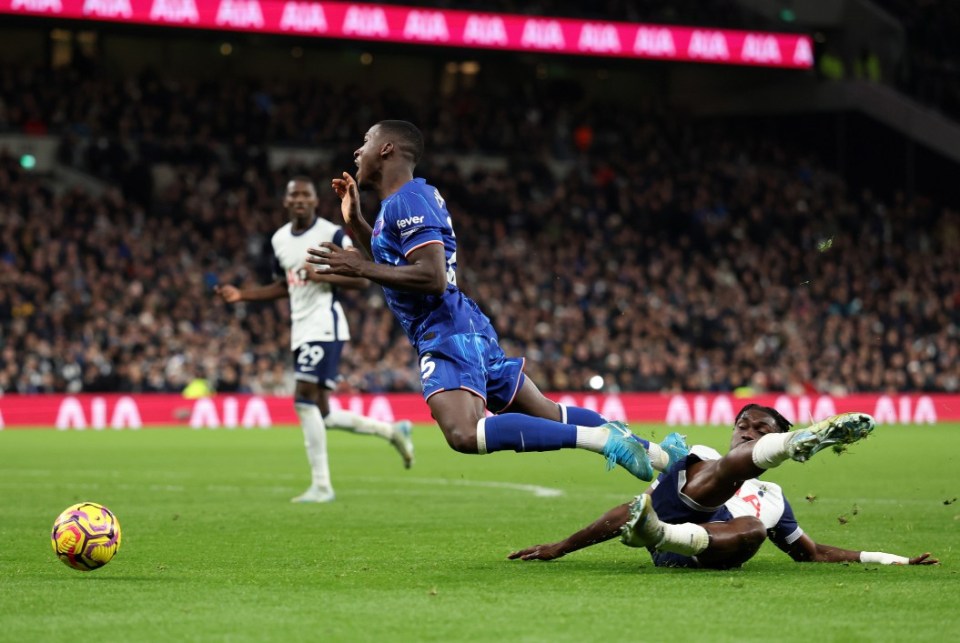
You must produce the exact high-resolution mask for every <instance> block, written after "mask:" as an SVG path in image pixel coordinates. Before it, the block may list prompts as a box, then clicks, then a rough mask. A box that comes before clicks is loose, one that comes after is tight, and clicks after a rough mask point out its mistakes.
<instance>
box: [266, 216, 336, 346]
mask: <svg viewBox="0 0 960 643" xmlns="http://www.w3.org/2000/svg"><path fill="white" fill-rule="evenodd" d="M270 241H271V244H272V245H273V255H274V258H275V260H276V262H275V266H274V270H275V271H276V273H277V277H278V278H280V277H284V278H286V280H287V290H288V291H289V292H290V320H291V322H292V328H291V331H290V348H291V349H292V350H294V351H296V350H297V349H298V348H299V347H300V345H301V344H304V343H306V342H332V341H347V340H349V339H350V328H349V327H348V325H347V317H346V315H344V314H343V308H342V307H341V306H340V302H339V301H338V300H337V292H336V288H335V287H334V286H331V285H330V284H325V283H316V282H313V281H309V280H308V279H307V273H306V270H308V269H310V270H312V269H313V266H311V265H310V264H308V263H307V256H308V255H307V248H316V247H317V246H319V245H320V243H321V242H323V241H330V242H333V243H335V244H337V245H338V246H340V247H343V248H350V247H352V246H353V243H352V242H351V241H350V237H348V236H346V235H345V234H344V232H343V228H341V227H340V226H338V225H336V224H334V223H331V222H329V221H327V220H326V219H322V218H320V217H317V218H316V220H315V221H314V222H313V225H312V226H310V227H309V228H307V229H306V230H304V231H303V232H300V233H294V232H293V224H292V223H287V224H286V225H284V226H283V227H282V228H280V229H279V230H277V231H276V232H275V233H274V235H273V238H272V239H271V240H270Z"/></svg>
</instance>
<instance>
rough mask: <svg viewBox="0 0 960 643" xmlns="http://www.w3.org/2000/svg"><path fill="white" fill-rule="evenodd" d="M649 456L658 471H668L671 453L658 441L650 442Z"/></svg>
mask: <svg viewBox="0 0 960 643" xmlns="http://www.w3.org/2000/svg"><path fill="white" fill-rule="evenodd" d="M647 456H648V457H649V458H650V464H651V465H653V468H654V469H656V470H657V471H666V470H667V467H669V466H670V455H669V454H668V453H667V452H666V451H664V450H663V449H662V448H661V447H660V445H659V444H657V443H656V442H652V441H651V442H650V446H648V447H647Z"/></svg>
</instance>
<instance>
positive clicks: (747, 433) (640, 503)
mask: <svg viewBox="0 0 960 643" xmlns="http://www.w3.org/2000/svg"><path fill="white" fill-rule="evenodd" d="M791 426H792V425H791V424H790V422H788V421H787V420H786V419H785V418H784V417H783V416H782V415H780V413H778V412H777V411H776V410H775V409H772V408H769V407H765V406H759V405H757V404H748V405H747V406H745V407H743V409H741V411H740V413H739V414H738V415H737V418H736V421H735V422H734V427H733V437H732V439H731V441H730V450H729V452H728V453H727V454H726V455H725V456H722V457H721V456H720V454H719V453H717V452H716V451H715V450H713V449H711V448H709V447H705V446H700V445H696V446H694V447H692V448H691V450H690V454H689V455H688V456H687V457H686V458H684V459H683V460H681V461H679V462H677V463H676V464H675V465H673V466H672V467H671V468H670V469H669V470H668V471H665V472H664V473H663V474H662V475H661V476H660V477H659V478H658V479H657V481H656V482H654V483H653V485H651V487H650V489H648V490H647V491H646V493H643V494H641V495H639V496H637V497H636V498H635V499H634V500H633V501H632V502H629V503H626V504H623V505H620V506H619V507H614V508H613V509H611V510H610V511H608V512H607V513H605V514H604V515H603V516H601V517H600V518H599V519H598V520H597V521H596V522H594V523H593V524H591V525H589V526H587V527H585V528H584V529H581V530H580V531H578V532H576V533H574V534H571V535H570V536H568V537H567V538H565V539H563V540H561V541H560V542H556V543H551V544H544V545H535V546H533V547H527V548H526V549H521V550H520V551H515V552H513V553H512V554H510V556H509V557H510V558H511V559H517V558H519V559H521V560H552V559H554V558H560V557H561V556H563V555H565V554H569V553H570V552H573V551H576V550H578V549H583V548H584V547H589V546H591V545H596V544H597V543H601V542H603V541H606V540H610V539H611V538H613V537H615V536H620V539H621V541H622V542H623V543H624V544H625V545H628V546H630V547H646V548H647V549H648V550H649V551H650V554H651V556H652V557H653V562H654V564H655V565H656V566H657V567H706V568H711V569H730V568H733V567H739V566H740V565H742V564H743V563H745V562H747V561H748V560H750V558H752V557H753V555H754V554H756V553H757V550H758V549H760V545H761V544H763V541H764V540H765V539H766V538H767V537H769V538H770V540H771V541H773V543H774V544H775V545H776V546H777V547H779V548H780V549H782V550H783V551H784V552H786V553H787V554H788V555H789V556H790V557H791V558H792V559H793V560H795V561H797V562H823V563H841V562H858V561H859V562H862V563H880V564H884V565H891V564H892V565H935V564H937V563H938V562H939V561H938V560H937V559H936V558H931V557H930V554H929V553H925V554H921V555H920V556H917V557H915V558H906V557H904V556H897V555H894V554H886V553H883V552H869V551H854V550H850V549H841V548H840V547H832V546H830V545H822V544H819V543H816V542H814V540H813V539H812V538H811V537H810V536H809V535H807V534H805V533H804V531H803V530H802V529H801V528H800V526H799V525H798V524H797V521H796V519H795V518H794V516H793V509H791V507H790V503H788V502H787V499H786V498H785V497H784V495H783V492H782V491H781V489H780V487H779V486H778V485H775V484H773V483H771V482H765V481H761V480H758V479H757V478H758V477H759V476H760V475H761V474H763V473H764V472H765V471H766V470H767V469H771V468H773V467H776V466H778V465H780V464H781V463H782V462H784V461H786V460H795V461H797V462H804V461H806V460H808V459H809V458H811V457H812V456H813V455H814V454H815V453H817V452H818V451H820V450H821V449H823V448H825V447H829V446H833V447H834V448H835V449H842V448H843V445H846V444H851V443H853V442H856V441H857V440H860V439H861V438H864V437H866V436H867V434H869V433H870V431H872V430H873V428H874V421H873V418H871V417H870V416H869V415H866V414H864V413H844V414H841V415H837V416H834V417H832V418H828V419H826V420H823V421H821V422H817V423H816V424H813V425H811V426H809V427H807V428H805V429H800V430H798V431H791V430H790V428H791Z"/></svg>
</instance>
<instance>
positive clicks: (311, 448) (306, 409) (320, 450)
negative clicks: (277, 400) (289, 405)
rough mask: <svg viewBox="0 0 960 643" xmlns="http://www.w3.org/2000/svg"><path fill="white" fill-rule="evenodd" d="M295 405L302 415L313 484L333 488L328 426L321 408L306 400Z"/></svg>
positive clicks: (322, 487)
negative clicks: (331, 483)
mask: <svg viewBox="0 0 960 643" xmlns="http://www.w3.org/2000/svg"><path fill="white" fill-rule="evenodd" d="M293 406H294V408H296V410H297V415H298V416H299V417H300V426H302V427H303V442H304V446H306V448H307V462H309V463H310V473H311V477H312V480H313V486H314V487H317V488H319V489H325V490H332V489H333V487H332V486H331V485H330V466H329V463H328V462H327V428H326V427H325V426H324V424H323V417H321V416H320V409H318V408H317V405H316V404H309V403H306V402H296V403H294V405H293Z"/></svg>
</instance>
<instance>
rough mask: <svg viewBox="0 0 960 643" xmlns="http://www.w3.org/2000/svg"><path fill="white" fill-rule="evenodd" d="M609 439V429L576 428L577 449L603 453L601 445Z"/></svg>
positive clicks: (595, 427)
mask: <svg viewBox="0 0 960 643" xmlns="http://www.w3.org/2000/svg"><path fill="white" fill-rule="evenodd" d="M608 437H610V429H608V428H606V427H603V426H578V427H577V448H578V449H586V450H587V451H593V452H594V453H603V445H604V444H606V443H607V438H608Z"/></svg>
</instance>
